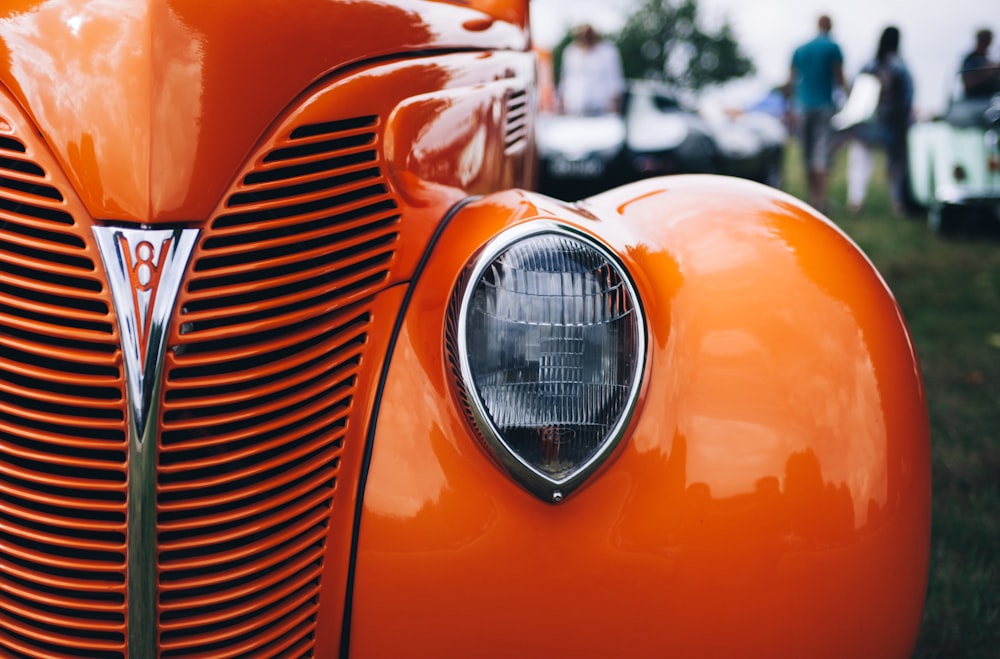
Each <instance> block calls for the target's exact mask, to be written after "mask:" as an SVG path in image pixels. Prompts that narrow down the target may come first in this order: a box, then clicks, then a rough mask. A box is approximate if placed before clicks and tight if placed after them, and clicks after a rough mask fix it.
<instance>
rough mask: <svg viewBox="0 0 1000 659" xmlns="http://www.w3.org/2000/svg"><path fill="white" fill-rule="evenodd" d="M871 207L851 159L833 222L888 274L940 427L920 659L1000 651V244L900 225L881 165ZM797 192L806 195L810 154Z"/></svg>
mask: <svg viewBox="0 0 1000 659" xmlns="http://www.w3.org/2000/svg"><path fill="white" fill-rule="evenodd" d="M876 166H877V167H878V168H879V169H877V172H879V173H878V174H876V177H875V179H874V180H873V182H872V187H871V189H870V191H869V199H868V202H867V203H866V206H865V210H864V211H863V212H862V213H861V214H860V215H859V216H857V217H851V216H849V214H848V213H847V212H846V208H845V203H844V199H845V195H846V192H845V189H846V184H845V177H844V154H843V153H840V154H839V156H838V158H837V161H836V163H835V167H834V170H833V172H832V178H831V184H830V190H831V203H830V207H829V209H828V211H829V212H828V214H829V216H830V218H831V219H832V220H834V222H836V223H837V224H838V225H839V226H840V227H841V228H842V229H844V231H845V232H846V233H847V234H848V235H850V236H851V237H852V238H853V239H854V241H855V242H856V243H858V245H859V246H860V247H861V248H862V249H863V250H864V251H865V252H866V253H867V254H868V256H869V258H871V260H872V261H873V262H874V263H875V266H876V267H877V268H878V269H879V271H880V272H881V273H882V275H883V277H885V279H886V281H887V282H888V283H889V286H890V288H891V289H892V290H893V293H894V294H895V296H896V299H897V300H898V301H899V304H900V306H901V308H902V309H903V315H904V316H905V318H906V320H907V323H908V325H909V327H910V330H911V332H912V334H913V338H914V342H915V344H916V347H917V354H918V357H919V359H920V362H921V368H922V371H923V375H924V384H925V387H926V392H927V400H928V408H929V413H930V423H931V446H932V470H933V522H932V538H931V567H930V575H929V584H928V591H927V601H926V606H925V610H924V619H923V625H922V628H921V632H920V637H919V640H918V644H917V649H916V652H915V654H914V657H919V658H921V659H930V658H932V657H933V658H944V657H947V658H949V659H952V658H963V657H970V658H972V657H995V656H998V653H1000V241H997V240H996V239H987V238H985V237H981V238H974V237H972V238H970V237H966V238H963V239H961V240H958V239H952V240H945V239H941V238H938V237H937V236H935V235H933V234H932V233H931V232H930V231H929V229H928V228H927V225H926V222H925V221H924V219H923V218H920V219H917V218H902V217H894V216H892V214H891V213H890V205H889V198H888V193H887V189H886V185H885V176H884V175H883V174H882V173H881V172H883V171H884V169H883V168H882V163H881V161H878V162H877V165H876ZM785 174H786V186H785V188H786V190H787V191H788V192H790V193H792V194H794V195H796V196H799V197H801V198H804V195H805V183H804V179H803V175H802V164H801V160H800V156H799V153H798V151H797V149H795V148H794V146H793V147H792V148H791V149H789V153H788V158H787V160H786V164H785Z"/></svg>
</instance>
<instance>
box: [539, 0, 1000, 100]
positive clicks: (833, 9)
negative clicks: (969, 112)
mask: <svg viewBox="0 0 1000 659" xmlns="http://www.w3.org/2000/svg"><path fill="white" fill-rule="evenodd" d="M643 4H645V0H532V1H531V12H532V22H533V26H532V30H533V33H532V36H533V38H534V40H535V44H536V46H538V47H540V48H545V49H552V48H554V47H555V46H556V45H557V44H558V43H559V41H560V40H561V39H562V38H563V37H564V36H565V35H566V33H567V32H568V31H569V30H570V29H572V28H573V27H574V26H575V25H578V24H580V23H583V22H589V23H592V24H593V25H594V26H595V27H596V28H597V29H598V30H599V31H601V32H602V33H604V34H605V35H608V36H613V35H614V34H616V33H618V32H619V31H620V30H621V29H622V27H623V26H624V25H625V22H626V19H627V18H628V16H629V15H630V14H631V13H633V12H634V11H636V10H637V9H639V8H640V7H641V6H642V5H643ZM672 4H674V5H680V4H682V3H680V2H673V3H672ZM694 4H695V5H696V6H697V18H698V23H699V24H700V25H701V26H703V28H704V29H705V30H706V31H708V32H715V31H717V30H720V29H722V27H723V26H724V25H727V24H728V25H729V27H730V29H731V32H732V36H733V37H734V39H735V41H736V43H737V44H738V45H739V47H740V49H741V50H742V52H743V53H744V54H745V55H746V56H747V57H748V58H749V59H750V60H751V61H752V63H753V65H754V69H755V71H754V72H753V73H751V74H749V75H748V76H746V77H745V78H742V79H740V80H736V81H731V82H729V83H726V84H724V85H719V86H712V87H710V88H708V89H705V90H704V92H703V94H702V96H703V97H704V98H703V99H702V102H705V103H725V104H728V105H743V104H746V103H749V102H752V101H753V100H755V99H756V98H759V97H760V96H761V95H763V94H764V93H766V91H767V90H768V89H769V88H771V87H773V86H775V85H780V84H782V83H784V82H785V81H786V80H787V78H788V66H789V61H790V59H791V55H792V51H793V50H794V49H795V48H796V47H797V46H798V45H799V44H801V43H803V42H805V41H806V40H808V39H810V38H812V37H813V36H814V35H815V33H816V19H817V18H818V17H819V16H820V15H821V14H828V15H829V16H830V17H831V18H832V19H833V36H834V38H835V40H837V41H838V43H840V46H841V48H842V49H843V52H844V72H845V73H846V74H847V76H848V78H853V76H854V74H856V73H857V72H858V70H859V69H860V68H861V66H862V65H863V64H864V63H865V62H866V61H867V60H869V59H871V58H872V56H873V55H874V54H875V48H876V45H877V43H878V38H879V33H880V32H881V31H882V29H883V28H885V27H886V26H887V25H890V24H891V25H896V26H897V27H899V29H900V32H901V34H902V39H901V46H900V52H901V55H902V57H903V59H904V61H906V62H907V64H908V65H909V67H910V71H911V73H912V75H913V77H914V81H915V85H916V110H917V113H918V115H919V116H929V115H932V114H935V113H939V112H940V111H942V110H943V109H944V104H945V101H946V99H947V97H948V94H949V92H950V91H951V88H952V86H953V84H954V82H955V73H956V71H957V70H958V67H959V64H960V62H961V59H962V57H963V56H964V55H965V53H966V52H968V51H969V50H971V49H972V46H973V45H974V38H973V37H974V34H975V31H976V30H977V29H979V28H981V27H991V28H992V29H993V31H994V32H998V31H1000V4H998V3H997V2H996V0H950V1H949V2H934V3H915V2H913V1H912V0H838V1H837V2H829V1H828V0H754V1H753V2H749V1H748V0H697V1H696V2H695V3H694Z"/></svg>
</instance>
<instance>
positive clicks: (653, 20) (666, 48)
mask: <svg viewBox="0 0 1000 659" xmlns="http://www.w3.org/2000/svg"><path fill="white" fill-rule="evenodd" d="M616 43H617V45H618V49H619V50H620V51H621V55H622V65H623V66H624V68H625V76H626V77H627V78H651V79H654V80H662V81H664V82H666V83H668V84H670V85H672V86H675V87H676V88H678V89H682V90H688V91H695V92H696V91H699V90H701V89H703V88H705V87H707V86H709V85H713V84H720V83H723V82H727V81H730V80H735V79H738V78H742V77H744V76H747V75H750V74H751V73H753V72H754V65H753V62H752V61H751V60H750V58H749V57H747V56H746V55H745V54H744V53H743V52H742V50H741V49H740V46H739V44H738V43H737V42H736V39H735V37H734V36H733V31H732V28H731V27H730V25H729V21H728V20H726V21H724V22H723V23H722V25H721V26H720V27H719V28H718V30H716V31H715V32H714V33H713V32H709V31H707V30H706V29H705V28H704V27H703V26H702V25H701V24H700V21H699V15H698V3H697V0H645V3H644V4H643V5H642V6H641V7H640V8H639V9H638V10H637V11H636V12H635V13H633V14H631V15H630V16H629V17H628V19H627V20H626V22H625V26H624V27H623V28H622V31H621V33H620V34H619V35H618V38H617V39H616Z"/></svg>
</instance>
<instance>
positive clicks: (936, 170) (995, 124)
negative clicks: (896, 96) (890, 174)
mask: <svg viewBox="0 0 1000 659" xmlns="http://www.w3.org/2000/svg"><path fill="white" fill-rule="evenodd" d="M998 135H1000V94H996V95H993V96H992V97H991V98H963V97H961V96H959V97H956V98H955V99H954V100H953V101H952V102H951V104H950V107H949V108H948V111H947V112H946V113H945V114H944V116H942V117H938V118H935V119H934V120H932V121H925V122H919V123H917V124H915V125H914V126H912V127H911V128H910V132H909V137H908V147H909V156H908V170H909V171H908V175H909V181H910V191H911V193H912V195H913V199H914V201H916V202H917V203H918V204H919V205H921V206H924V207H926V208H927V217H928V224H929V226H930V227H931V229H933V230H934V231H935V232H937V233H941V234H949V235H950V234H958V233H965V232H974V231H980V230H982V229H989V230H996V228H997V227H998V226H1000V146H998Z"/></svg>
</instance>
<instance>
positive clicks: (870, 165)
mask: <svg viewBox="0 0 1000 659" xmlns="http://www.w3.org/2000/svg"><path fill="white" fill-rule="evenodd" d="M874 168H875V157H874V155H873V153H872V150H871V149H870V148H869V147H868V145H867V144H865V143H864V142H862V141H861V140H851V141H850V142H849V143H848V145H847V205H848V207H849V208H861V206H862V205H864V203H865V197H866V196H867V195H868V183H869V182H870V181H871V178H872V171H873V169H874Z"/></svg>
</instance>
